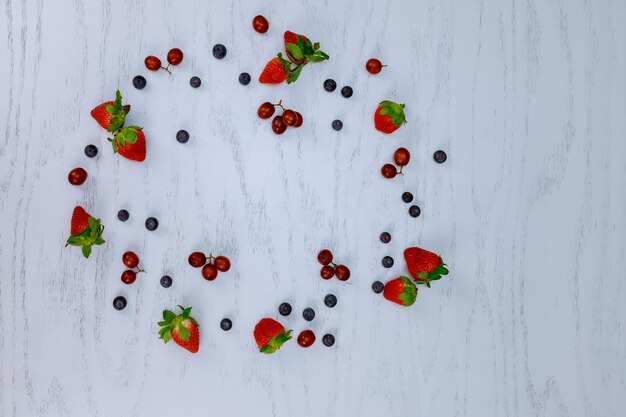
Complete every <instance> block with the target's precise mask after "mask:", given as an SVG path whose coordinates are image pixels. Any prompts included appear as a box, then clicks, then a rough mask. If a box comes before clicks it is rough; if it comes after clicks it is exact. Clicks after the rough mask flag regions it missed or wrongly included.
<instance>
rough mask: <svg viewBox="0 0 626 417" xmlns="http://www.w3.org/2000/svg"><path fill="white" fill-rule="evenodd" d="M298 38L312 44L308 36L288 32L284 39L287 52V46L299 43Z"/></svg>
mask: <svg viewBox="0 0 626 417" xmlns="http://www.w3.org/2000/svg"><path fill="white" fill-rule="evenodd" d="M298 38H300V39H302V40H303V41H304V42H308V43H311V42H310V41H309V39H308V38H307V37H306V36H304V35H299V34H297V33H293V32H292V31H290V30H288V31H286V32H285V33H284V34H283V39H284V40H285V50H287V44H290V43H298Z"/></svg>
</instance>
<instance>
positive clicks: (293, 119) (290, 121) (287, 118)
mask: <svg viewBox="0 0 626 417" xmlns="http://www.w3.org/2000/svg"><path fill="white" fill-rule="evenodd" d="M282 119H283V123H284V124H286V125H287V126H295V125H296V124H297V123H298V116H297V115H296V112H295V111H293V110H285V111H284V112H283V115H282Z"/></svg>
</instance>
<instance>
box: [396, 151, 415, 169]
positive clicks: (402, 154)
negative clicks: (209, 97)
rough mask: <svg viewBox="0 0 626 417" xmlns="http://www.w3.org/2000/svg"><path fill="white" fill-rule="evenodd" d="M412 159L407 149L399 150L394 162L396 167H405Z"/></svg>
mask: <svg viewBox="0 0 626 417" xmlns="http://www.w3.org/2000/svg"><path fill="white" fill-rule="evenodd" d="M410 159H411V153H410V152H409V150H408V149H406V148H398V149H396V151H395V152H394V154H393V160H394V161H395V163H396V165H398V166H400V167H403V166H405V165H408V164H409V160H410Z"/></svg>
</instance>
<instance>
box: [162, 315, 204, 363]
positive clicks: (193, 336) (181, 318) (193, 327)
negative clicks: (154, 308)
mask: <svg viewBox="0 0 626 417" xmlns="http://www.w3.org/2000/svg"><path fill="white" fill-rule="evenodd" d="M178 307H180V309H181V310H182V313H181V314H179V315H176V314H175V313H174V312H173V311H170V310H163V321H160V322H159V323H158V324H159V326H160V327H161V329H160V330H159V339H163V342H165V343H167V342H169V341H170V340H171V339H173V340H174V342H176V344H177V345H178V346H180V347H182V348H185V349H187V350H188V351H189V352H191V353H196V352H197V351H198V349H199V348H200V332H199V330H198V322H197V321H196V319H194V318H193V317H191V316H190V315H189V313H191V307H187V308H185V307H183V306H180V305H179V306H178Z"/></svg>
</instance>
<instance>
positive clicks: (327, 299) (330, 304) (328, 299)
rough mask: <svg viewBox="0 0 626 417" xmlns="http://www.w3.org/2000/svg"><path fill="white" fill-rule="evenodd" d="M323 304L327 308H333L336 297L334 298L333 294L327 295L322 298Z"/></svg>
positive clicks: (335, 303)
mask: <svg viewBox="0 0 626 417" xmlns="http://www.w3.org/2000/svg"><path fill="white" fill-rule="evenodd" d="M324 304H326V307H328V308H333V307H334V306H336V305H337V297H335V296H334V294H328V295H327V296H326V297H324Z"/></svg>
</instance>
